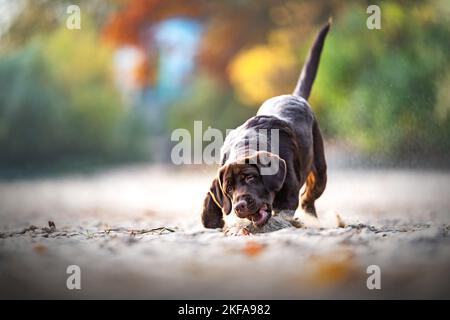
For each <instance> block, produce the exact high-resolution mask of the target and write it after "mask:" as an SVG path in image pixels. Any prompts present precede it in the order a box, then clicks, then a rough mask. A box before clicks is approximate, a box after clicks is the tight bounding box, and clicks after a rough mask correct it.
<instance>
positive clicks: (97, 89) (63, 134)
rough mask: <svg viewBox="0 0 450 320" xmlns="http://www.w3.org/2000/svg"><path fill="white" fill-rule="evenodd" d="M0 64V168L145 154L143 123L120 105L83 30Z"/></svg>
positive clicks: (105, 57)
mask: <svg viewBox="0 0 450 320" xmlns="http://www.w3.org/2000/svg"><path fill="white" fill-rule="evenodd" d="M84 28H85V29H84V30H83V32H82V33H73V32H72V33H70V31H69V30H66V29H60V30H56V31H55V32H53V33H51V34H50V35H48V36H47V37H42V38H39V39H37V40H35V41H32V42H31V43H29V44H28V45H26V46H25V47H23V48H22V49H20V50H17V51H15V52H11V53H8V54H3V56H2V57H1V59H0V87H1V90H0V150H1V154H0V164H2V165H8V166H11V165H21V164H27V163H33V164H39V163H40V164H43V163H45V164H47V165H48V164H52V163H53V162H58V161H60V160H66V161H67V160H70V161H80V160H82V161H85V160H86V159H96V160H97V161H98V160H100V161H105V160H108V161H111V160H130V159H136V158H139V157H141V156H143V155H144V154H145V150H143V149H142V146H143V139H144V131H145V130H144V124H143V122H142V121H141V120H140V118H139V117H138V116H137V115H135V114H133V113H131V112H129V110H127V109H125V108H124V107H123V106H122V104H121V97H120V96H119V95H118V93H117V92H116V90H115V88H114V84H113V81H112V72H111V70H110V69H111V66H112V63H111V61H110V60H111V59H110V57H111V53H110V52H109V50H108V49H107V48H102V47H101V46H100V45H98V42H99V40H98V39H97V37H96V36H95V34H94V32H93V31H90V30H89V28H88V27H87V23H85V24H84Z"/></svg>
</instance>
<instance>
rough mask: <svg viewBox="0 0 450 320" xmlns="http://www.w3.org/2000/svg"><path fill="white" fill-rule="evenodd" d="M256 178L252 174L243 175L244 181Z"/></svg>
mask: <svg viewBox="0 0 450 320" xmlns="http://www.w3.org/2000/svg"><path fill="white" fill-rule="evenodd" d="M255 179H256V177H255V176H254V175H251V174H249V175H248V176H246V177H245V181H247V182H252V181H254V180H255Z"/></svg>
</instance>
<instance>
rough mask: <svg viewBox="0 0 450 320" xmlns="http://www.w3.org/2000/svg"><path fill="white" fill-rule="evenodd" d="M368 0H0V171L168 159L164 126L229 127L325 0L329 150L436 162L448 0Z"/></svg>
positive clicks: (372, 160)
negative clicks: (373, 18)
mask: <svg viewBox="0 0 450 320" xmlns="http://www.w3.org/2000/svg"><path fill="white" fill-rule="evenodd" d="M372 2H373V1H345V2H342V1H289V0H284V1H281V0H277V1H275V0H274V1H256V0H229V1H206V0H191V1H185V0H173V1H165V0H129V1H125V0H108V1H103V0H89V1H88V0H86V1H75V0H74V1H53V0H52V1H50V0H14V1H13V0H0V150H1V152H0V171H1V172H2V174H3V175H4V174H6V175H8V174H10V173H14V174H17V173H19V174H23V173H27V172H36V171H46V170H50V171H53V170H59V169H61V168H62V169H63V170H76V169H79V168H84V167H90V166H98V165H100V166H102V165H108V166H109V165H114V164H123V163H136V162H165V161H168V160H170V157H169V156H168V155H169V154H170V132H171V131H172V130H173V129H174V128H187V129H191V128H192V127H193V122H194V120H202V121H203V128H204V130H206V128H207V127H208V126H212V127H214V128H219V129H221V130H225V129H227V128H234V127H236V126H237V125H239V124H241V123H242V122H243V121H244V120H245V119H247V118H248V117H250V116H252V115H254V114H255V112H256V110H257V108H258V107H259V105H260V104H261V103H262V102H263V101H264V100H265V99H267V98H269V97H271V96H274V95H279V94H284V93H290V92H291V91H292V89H293V88H294V86H295V82H296V79H297V77H298V73H299V71H300V69H301V66H302V64H303V61H304V59H305V58H306V55H307V51H308V49H309V47H310V45H311V43H312V41H313V39H314V36H315V34H316V32H317V30H318V29H319V28H320V26H321V25H323V24H324V23H325V22H326V21H327V20H328V18H329V17H330V16H332V17H333V27H332V31H331V32H330V34H329V38H328V39H327V42H326V45H325V49H324V52H323V56H322V61H321V65H320V68H319V74H318V78H317V80H316V83H315V85H314V88H313V92H312V96H311V98H310V102H311V104H312V106H313V108H314V111H315V113H316V114H317V117H318V119H319V122H320V125H321V128H322V130H323V132H324V135H325V139H326V140H327V143H328V145H329V148H328V150H329V153H330V154H331V155H332V154H333V152H334V151H333V150H337V152H338V153H339V152H341V153H342V154H343V155H345V157H346V158H348V159H347V160H355V159H362V160H361V161H360V162H361V163H364V164H371V165H372V164H389V165H398V164H402V165H403V164H406V165H424V166H442V165H444V166H445V164H446V163H447V159H449V157H448V156H449V155H450V90H449V88H450V41H449V40H450V6H449V5H448V1H446V0H428V1H395V2H392V1H380V3H379V5H380V6H381V22H382V29H381V30H369V29H368V28H367V27H366V19H367V17H368V16H369V14H367V13H366V8H367V6H368V5H369V4H372ZM71 4H77V5H79V6H80V8H81V29H79V30H77V29H74V30H70V29H68V28H67V27H66V20H67V18H68V17H69V16H70V14H68V13H67V12H66V10H67V7H68V6H69V5H71ZM343 151H344V152H343ZM353 162H354V161H353ZM350 163H352V162H350Z"/></svg>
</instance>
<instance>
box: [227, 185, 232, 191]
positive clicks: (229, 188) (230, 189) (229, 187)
mask: <svg viewBox="0 0 450 320" xmlns="http://www.w3.org/2000/svg"><path fill="white" fill-rule="evenodd" d="M226 191H227V193H230V192H231V191H233V187H232V186H231V185H228V186H227V189H226Z"/></svg>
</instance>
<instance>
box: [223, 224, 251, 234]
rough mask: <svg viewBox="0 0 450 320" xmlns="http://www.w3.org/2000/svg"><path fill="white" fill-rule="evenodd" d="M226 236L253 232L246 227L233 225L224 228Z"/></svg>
mask: <svg viewBox="0 0 450 320" xmlns="http://www.w3.org/2000/svg"><path fill="white" fill-rule="evenodd" d="M224 233H225V235H226V236H250V235H251V234H252V233H251V232H250V230H248V229H247V228H245V227H241V226H233V227H229V228H226V229H225V230H224Z"/></svg>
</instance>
